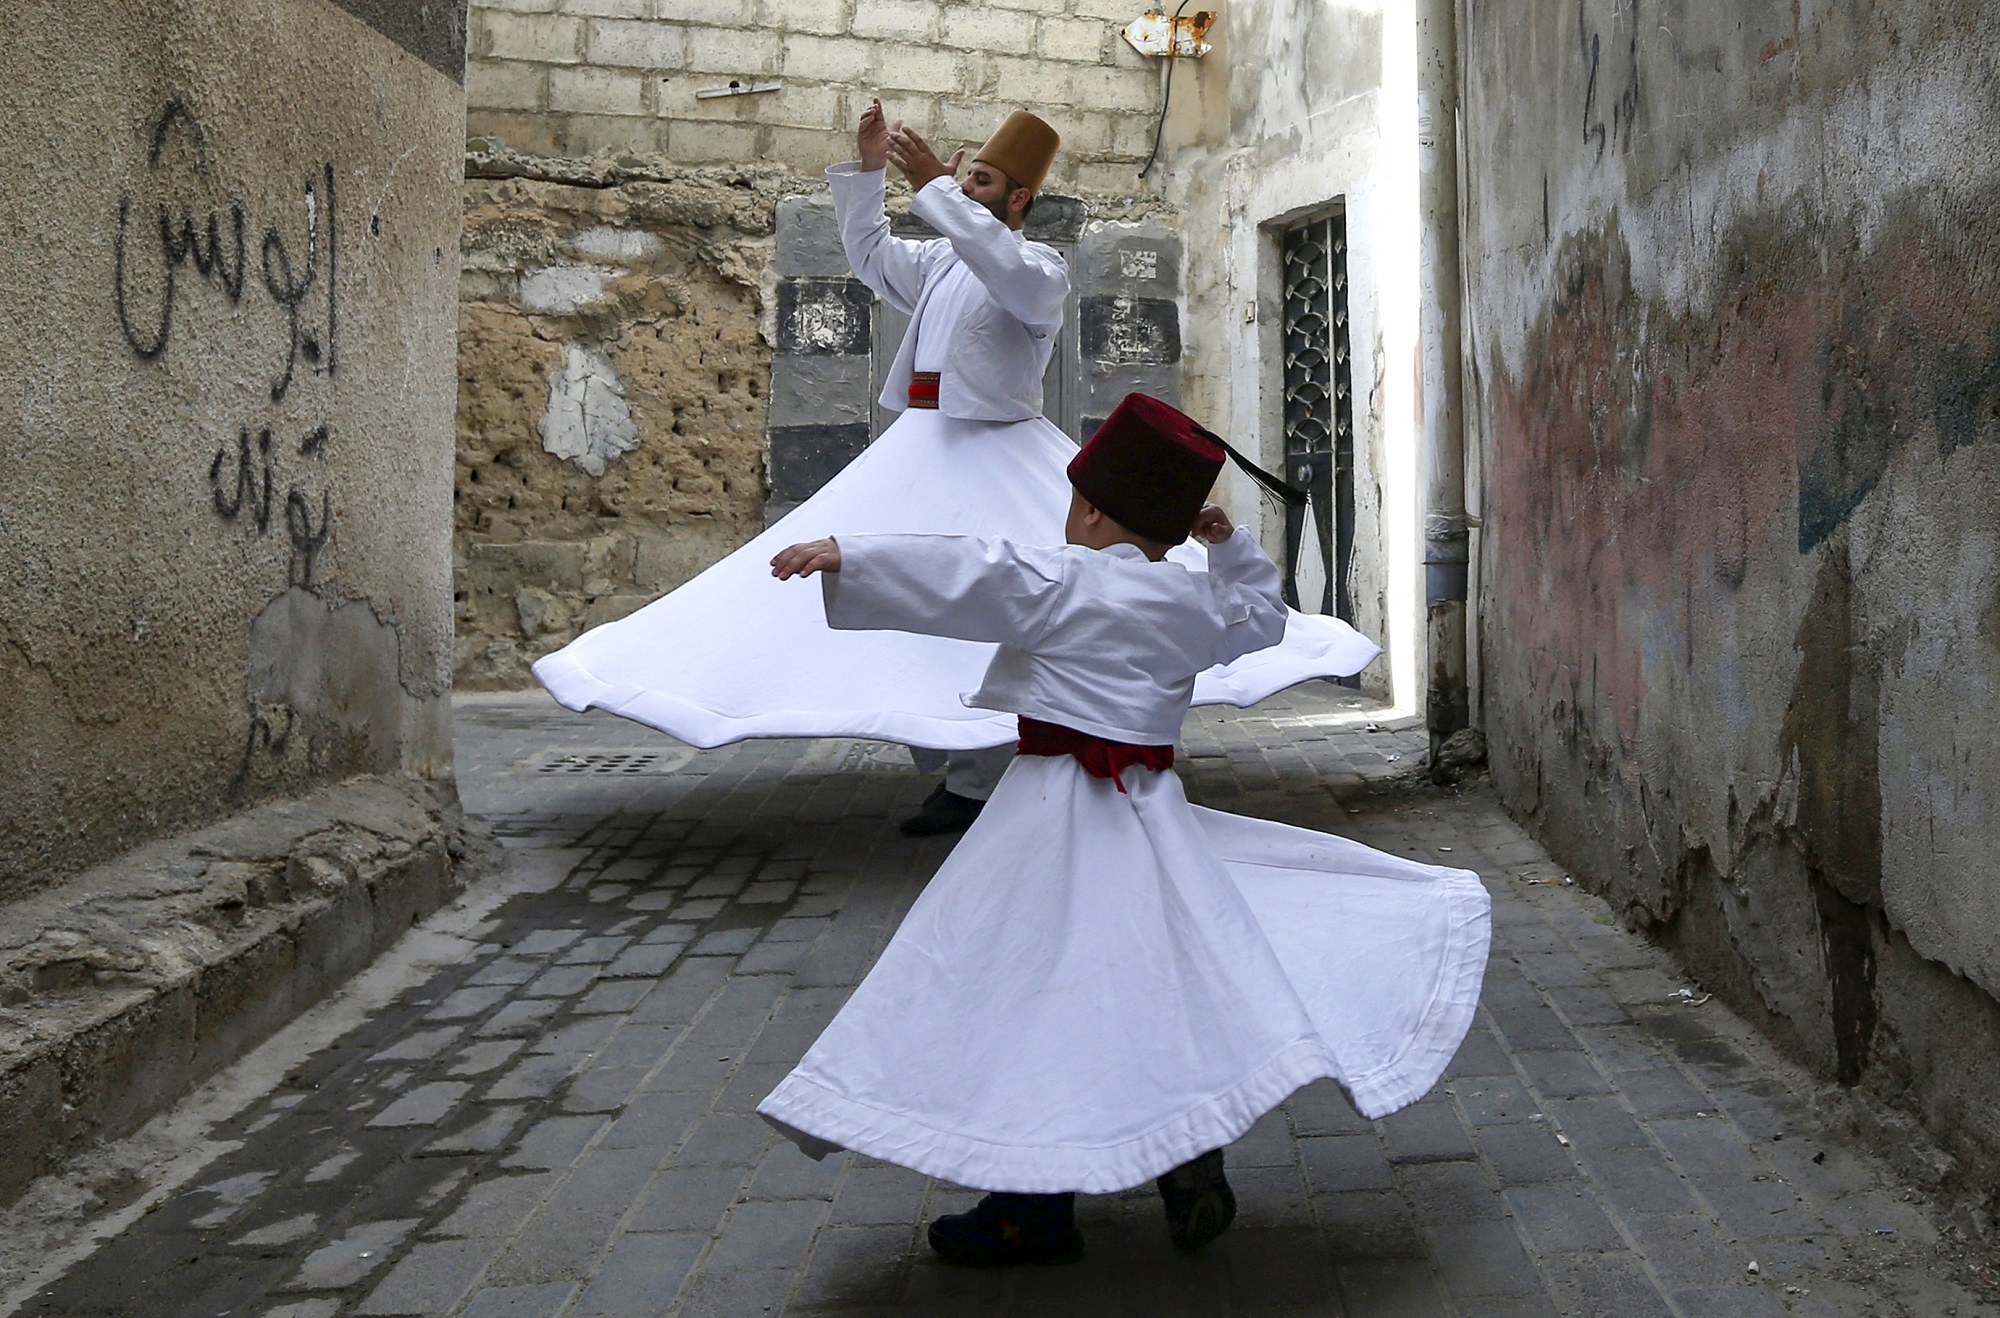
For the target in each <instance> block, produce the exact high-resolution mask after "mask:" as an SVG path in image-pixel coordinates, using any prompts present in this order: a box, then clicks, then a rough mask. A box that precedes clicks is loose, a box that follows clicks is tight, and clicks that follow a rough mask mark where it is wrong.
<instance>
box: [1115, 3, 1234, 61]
mask: <svg viewBox="0 0 2000 1318" xmlns="http://www.w3.org/2000/svg"><path fill="white" fill-rule="evenodd" d="M1214 25H1215V14H1214V13H1213V12H1211V11H1210V10H1206V9H1201V10H1197V11H1196V12H1194V13H1192V14H1189V15H1188V16H1187V17H1185V18H1168V17H1167V16H1166V15H1165V14H1163V13H1161V12H1160V11H1159V10H1157V9H1149V10H1147V11H1146V12H1145V13H1144V14H1142V15H1140V16H1139V17H1138V18H1135V19H1133V20H1132V21H1131V22H1130V23H1128V24H1126V26H1125V33H1124V35H1125V40H1126V41H1128V42H1130V43H1131V46H1132V49H1134V50H1136V51H1138V52H1139V53H1140V54H1141V55H1179V56H1188V57H1191V58H1194V57H1199V56H1202V55H1206V54H1208V52H1209V51H1210V50H1212V49H1214V47H1212V46H1210V45H1209V44H1208V43H1207V42H1206V41H1203V40H1202V38H1203V37H1205V36H1207V35H1208V29H1209V28H1211V27H1213V26H1214Z"/></svg>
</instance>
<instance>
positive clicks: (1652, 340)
mask: <svg viewBox="0 0 2000 1318" xmlns="http://www.w3.org/2000/svg"><path fill="white" fill-rule="evenodd" d="M1463 12H1464V22H1465V27H1464V31H1463V32H1462V33H1461V50H1462V51H1463V53H1464V60H1465V66H1466V101H1465V122H1464V139H1465V142H1466V149H1467V162H1468V163H1467V171H1466V178H1467V182H1468V185H1469V186H1468V188H1467V191H1466V203H1465V204H1466V225H1465V228H1466V234H1467V248H1466V267H1467V270H1468V276H1469V283H1468V304H1467V320H1468V323H1469V326H1470V331H1469V333H1468V344H1469V353H1468V377H1467V389H1466V393H1467V399H1468V408H1469V411H1470V412H1471V414H1472V418H1471V419H1472V422H1473V425H1474V429H1475V431H1476V432H1477V433H1478V434H1479V435H1480V436H1481V437H1482V438H1483V458H1484V463H1485V480H1486V487H1485V492H1484V512H1485V517H1486V532H1485V541H1484V552H1485V561H1484V563H1483V564H1482V569H1483V572H1484V574H1485V576H1484V579H1485V587H1484V592H1483V598H1482V600H1481V606H1482V608H1483V610H1484V611H1485V615H1486V626H1487V631H1486V634H1485V646H1484V655H1483V659H1484V663H1485V674H1486V681H1485V710H1484V715H1485V717H1484V722H1485V726H1486V729H1487V731H1488V733H1489V735H1490V736H1491V738H1492V742H1493V746H1494V756H1493V771H1494V776H1495V779H1496V781H1497V782H1498V783H1499V785H1500V787H1501V790H1502V791H1503V792H1504V793H1505V795H1506V797H1507V799H1508V800H1509V802H1510V803H1511V804H1512V805H1513V806H1514V807H1515V808H1516V809H1518V810H1520V811H1522V812H1523V813H1524V814H1526V815H1527V816H1529V817H1530V818H1531V819H1533V820H1534V821H1535V822H1536V823H1538V824H1539V825H1540V827H1541V828H1542V829H1543V831H1544V832H1545V833H1546V835H1547V836H1548V839H1549V841H1550V842H1551V844H1552V845H1553V846H1554V848H1555V849H1556V850H1557V851H1558V852H1559V853H1560V854H1561V855H1562V856H1563V857H1564V858H1565V859H1566V860H1567V861H1568V862H1569V863H1570V864H1572V865H1573V866H1574V867H1575V868H1576V869H1577V870H1578V872H1579V873H1580V874H1581V875H1583V876H1584V877H1585V878H1586V879H1587V881H1588V882H1590V883H1591V884H1592V885H1593V886H1596V887H1600V888H1602V889H1603V890H1605V891H1606V892H1607V893H1608V894H1610V895H1611V896H1613V897H1614V898H1615V899H1616V900H1619V901H1621V902H1622V903H1623V904H1624V905H1625V907H1626V908H1627V910H1628V912H1629V914H1630V916H1631V917H1632V918H1633V919H1635V920H1636V921H1638V922H1640V923H1641V924H1643V925H1646V926H1648V927H1650V928H1652V929H1653V930H1655V931H1656V932H1657V933H1658V934H1659V936H1660V937H1661V938H1662V939H1664V940H1665V941H1666V942H1668V943H1669V944H1670V945H1672V946H1673V947H1675V948H1676V949H1677V950H1678V951H1679V952H1680V953H1681V954H1682V955H1683V956H1684V957H1685V958H1686V959H1687V960H1688V962H1689V963H1690V965H1691V966H1692V967H1693V968H1694V969H1695V971H1696V972H1697V973H1698V974H1699V975H1700V976H1702V978H1703V980H1704V982H1705V983H1706V984H1707V985H1709V986H1710V987H1713V988H1715V989H1717V990H1718V991H1720V992H1723V993H1724V994H1726V995H1727V996H1728V997H1729V998H1730V999H1731V1000H1732V1001H1733V1002H1734V1003H1735V1004H1736V1005H1737V1006H1738V1007H1740V1008H1743V1009H1746V1010H1751V1011H1755V1012H1761V1013H1762V1014H1763V1016H1764V1019H1765V1020H1766V1021H1767V1023H1768V1024H1769V1026H1770V1028H1771V1029H1773V1030H1774V1031H1775V1032H1776V1033H1777V1034H1778V1035H1779V1036H1780V1037H1781V1038H1783V1039H1785V1040H1787V1041H1788V1042H1789V1043H1790V1044H1791V1046H1793V1047H1794V1048H1795V1049H1796V1050H1797V1051H1798V1052H1799V1053H1800V1054H1801V1055H1802V1056H1804V1057H1806V1058H1808V1059H1810V1060H1811V1061H1813V1062H1814V1063H1816V1064H1817V1065H1819V1066H1820V1067H1821V1068H1822V1069H1823V1070H1824V1071H1825V1072H1826V1073H1828V1074H1829V1075H1831V1076H1834V1077H1837V1078H1838V1079H1839V1080H1841V1081H1842V1082H1844V1083H1847V1084H1850V1085H1857V1086H1859V1088H1860V1090H1861V1092H1862V1093H1863V1094H1865V1095H1869V1096H1873V1097H1877V1098H1881V1099H1885V1100H1887V1101H1889V1102H1890V1103H1891V1104H1893V1105H1897V1106H1900V1107H1901V1108H1902V1109H1904V1110H1906V1111H1909V1112H1913V1113H1915V1114H1917V1115H1918V1116H1920V1117H1921V1118H1922V1119H1923V1120H1924V1121H1925V1123H1926V1124H1927V1125H1928V1127H1929V1128H1930V1130H1931V1131H1932V1132H1933V1134H1935V1135H1936V1136H1937V1137H1939V1138H1940V1139H1941V1140H1942V1141H1943V1142H1944V1144H1945V1146H1946V1147H1947V1148H1948V1149H1949V1150H1950V1152H1951V1153H1952V1154H1953V1155H1955V1157H1956V1158H1957V1159H1959V1160H1960V1162H1961V1163H1962V1164H1963V1169H1962V1172H1963V1177H1964V1183H1965V1184H1966V1185H1967V1186H1968V1187H1970V1188H1973V1189H1975V1190H1976V1191H1978V1192H1979V1193H1982V1194H1990V1193H1991V1187H1992V1186H1993V1185H1995V1184H2000V1179H1996V1171H2000V1118H1996V1117H1995V1115H1994V1109H1993V1106H1992V1103H1991V1095H1992V1093H1993V1092H1994V1090H1995V1089H1996V1087H2000V1005H1996V995H2000V860H1996V857H2000V813H1996V811H1995V810H1994V809H1993V800H1992V798H1993V794H1994V791H1995V784H1996V783H2000V720H1996V719H1995V717H1994V714H1993V709H1994V703H1995V695H1996V685H2000V517H1996V515H1995V513H1994V509H1995V507H1996V500H2000V262H1996V256H2000V137H1996V134H1995V132H1994V129H1995V128H1996V126H2000V79H1996V77H1995V72H1996V66H2000V6H1996V5H1994V4H1992V3H1976V2H1973V0H1966V2H1963V3H1958V2H1953V0H1879V2H1874V3H1861V4H1851V5H1827V4H1824V3H1798V4H1793V5H1792V6H1790V7H1788V8H1784V7H1771V8H1766V9H1757V10H1750V9H1744V8H1742V7H1741V6H1734V5H1724V4H1720V3H1714V2H1712V0H1703V2H1701V3H1694V2H1692V0H1686V2H1681V3H1643V4H1638V5H1625V6H1619V7H1615V8H1599V7H1583V8H1582V9H1579V8H1578V7H1577V6H1574V5H1571V4H1567V3H1560V2H1558V0H1529V2H1527V3H1523V4H1514V5H1507V6H1495V5H1490V4H1487V3H1482V2H1481V0H1468V3H1467V4H1466V5H1465V6H1464V10H1463Z"/></svg>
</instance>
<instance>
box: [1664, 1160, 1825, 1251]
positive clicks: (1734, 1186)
mask: <svg viewBox="0 0 2000 1318" xmlns="http://www.w3.org/2000/svg"><path fill="white" fill-rule="evenodd" d="M1688 1182H1689V1184H1690V1185H1692V1186H1693V1187H1694V1189H1695V1191H1696V1192H1697V1193H1698V1194H1700V1195H1701V1197H1702V1198H1703V1199H1705V1200H1706V1201H1707V1202H1708V1204H1709V1206H1710V1207H1711V1208H1713V1209H1714V1210H1715V1213H1716V1216H1717V1217H1719V1218H1720V1219H1721V1220H1722V1225H1723V1226H1724V1227H1725V1228H1726V1229H1727V1230H1728V1231H1729V1233H1730V1234H1731V1235H1733V1236H1734V1237H1735V1238H1736V1239H1737V1240H1739V1241H1747V1240H1758V1239H1761V1238H1763V1237H1766V1236H1810V1235H1813V1234H1815V1233H1818V1232H1824V1231H1826V1230H1827V1229H1828V1224H1827V1221H1826V1219H1825V1218H1823V1217H1821V1216H1820V1215H1819V1214H1818V1213H1817V1212H1815V1211H1814V1210H1813V1208H1812V1206H1811V1205H1809V1204H1807V1203H1806V1201H1805V1199H1804V1198H1803V1197H1801V1196H1800V1194H1799V1193H1798V1191H1796V1190H1794V1189H1793V1188H1792V1187H1791V1186H1789V1185H1787V1184H1785V1183H1784V1182H1783V1181H1781V1180H1779V1179H1777V1177H1776V1176H1774V1175H1771V1174H1769V1173H1765V1172H1752V1171H1749V1170H1747V1169H1746V1170H1744V1171H1739V1172H1723V1173H1719V1174H1715V1173H1712V1174H1707V1175H1699V1176H1690V1177H1689V1178H1688Z"/></svg>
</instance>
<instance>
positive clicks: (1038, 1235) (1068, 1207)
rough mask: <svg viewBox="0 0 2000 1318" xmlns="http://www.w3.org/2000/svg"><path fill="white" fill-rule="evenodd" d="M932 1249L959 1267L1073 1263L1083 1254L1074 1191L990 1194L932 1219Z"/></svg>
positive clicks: (947, 1261)
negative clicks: (966, 1210)
mask: <svg viewBox="0 0 2000 1318" xmlns="http://www.w3.org/2000/svg"><path fill="white" fill-rule="evenodd" d="M930 1237H931V1248H932V1249H934V1250H936V1251H937V1255H938V1257H939V1258H941V1259H943V1260H944V1261H945V1262H946V1263H955V1264H957V1265H958V1266H959V1267H962V1268H999V1267H1006V1266H1008V1265H1010V1264H1015V1263H1074V1262H1076V1260H1078V1259H1080V1258H1082V1257H1083V1236H1082V1234H1081V1233H1080V1232H1078V1231H1077V1229H1076V1196H1075V1195H1073V1194H989V1195H987V1196H986V1197H985V1198H984V1199H981V1200H980V1201H979V1202H978V1204H976V1205H975V1206H974V1207H973V1209H972V1211H971V1212H969V1213H951V1214H948V1215H946V1216H944V1217H940V1218H939V1219H938V1220H937V1221H935V1222H933V1223H931V1230H930Z"/></svg>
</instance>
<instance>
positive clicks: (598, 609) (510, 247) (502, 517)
mask: <svg viewBox="0 0 2000 1318" xmlns="http://www.w3.org/2000/svg"><path fill="white" fill-rule="evenodd" d="M467 174H468V178H467V182H466V185H465V187H466V225H465V246H464V253H463V273H462V280H463V283H462V294H463V302H462V307H461V314H462V320H461V330H460V356H459V377H460V384H459V411H458V433H459V448H458V488H457V496H456V517H455V522H454V527H455V537H456V539H455V543H456V555H457V568H458V584H457V619H458V638H457V665H456V666H457V674H458V681H459V682H460V683H461V684H462V685H464V686H467V687H473V688H510V687H519V686H522V685H525V684H528V683H530V682H532V680H533V679H532V678H531V677H530V676H529V674H528V665H529V664H531V663H533V662H534V660H535V659H537V658H539V657H540V656H541V655H543V654H546V653H548V652H549V651H551V650H554V649H557V648H559V647H560V646H562V645H564V644H567V643H568V642H569V641H570V640H571V639H573V638H574V637H575V636H577V635H578V634H579V633H580V632H582V631H583V630H584V629H585V628H588V627H594V626H596V625H597V624H599V623H603V622H609V621H611V620H612V619H614V618H617V617H621V616H623V615H624V614H626V613H629V612H631V611H632V610H633V609H635V608H637V607H638V606H639V605H641V604H644V603H645V602H646V601H648V600H650V599H653V598H655V597H657V596H658V595H660V594H662V593H664V592H666V591H668V590H671V589H672V588H674V587H675V586H677V585H679V584H680V583H681V582H683V581H685V580H687V579H688V578H689V577H691V576H693V575H694V574H695V573H696V572H698V571H700V570H701V569H702V568H704V567H706V566H708V565H709V564H710V563H712V562H714V561H715V560H716V559H718V558H720V557H722V556H723V555H724V554H726V553H727V552H728V551H729V550H731V549H733V548H735V547H736V546H737V545H739V544H741V543H742V542H743V541H744V540H747V539H749V538H750V537H751V536H752V535H755V534H756V533H757V532H758V531H759V530H761V529H763V515H764V497H765V495H764V483H765V475H764V430H765V414H766V398H765V394H766V390H767V388H768V383H769V378H770V362H771V353H770V349H769V347H768V346H767V343H766V338H765V335H764V334H763V333H762V332H761V330H760V320H761V319H762V318H763V317H764V314H765V303H766V294H765V288H764V284H765V278H766V272H767V270H768V268H769V266H770V256H771V248H772V238H771V233H772V216H773V213H774V210H775V208H776V206H777V203H778V201H779V200H780V198H782V197H784V196H786V195H788V194H789V193H791V192H793V191H796V190H798V189H800V188H802V187H805V186H807V184H805V183H804V182H803V181H801V180H797V179H794V178H792V177H791V176H789V175H787V174H785V173H783V172H781V171H771V170H758V169H743V170H731V169H723V170H678V169H674V168H671V167H668V166H664V165H658V164H653V165H638V164H635V163H628V164H626V165H615V164H609V163H603V162H598V163H590V162H563V161H547V160H534V159H530V158H526V157H519V156H514V155H512V154H510V153H506V152H475V153H474V154H473V155H472V156H471V157H470V158H469V160H468V167H467Z"/></svg>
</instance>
